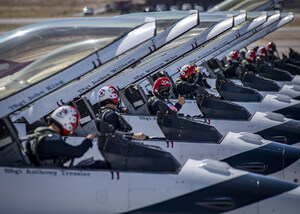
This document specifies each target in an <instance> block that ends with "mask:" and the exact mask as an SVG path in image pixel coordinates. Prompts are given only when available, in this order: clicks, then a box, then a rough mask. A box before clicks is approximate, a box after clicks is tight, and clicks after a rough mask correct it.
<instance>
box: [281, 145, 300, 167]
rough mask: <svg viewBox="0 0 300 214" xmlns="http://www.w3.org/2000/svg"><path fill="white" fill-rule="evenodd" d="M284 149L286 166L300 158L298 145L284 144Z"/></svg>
mask: <svg viewBox="0 0 300 214" xmlns="http://www.w3.org/2000/svg"><path fill="white" fill-rule="evenodd" d="M283 149H284V157H283V158H284V168H286V167H288V166H289V165H291V164H293V163H295V162H296V161H297V160H299V159H300V148H299V147H296V146H290V145H283Z"/></svg>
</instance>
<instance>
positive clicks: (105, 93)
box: [98, 85, 119, 105]
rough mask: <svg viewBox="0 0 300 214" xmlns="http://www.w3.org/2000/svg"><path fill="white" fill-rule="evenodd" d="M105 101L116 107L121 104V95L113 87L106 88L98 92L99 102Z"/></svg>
mask: <svg viewBox="0 0 300 214" xmlns="http://www.w3.org/2000/svg"><path fill="white" fill-rule="evenodd" d="M105 100H111V101H113V102H114V103H115V104H116V105H118V104H119V93H118V91H117V89H115V87H113V86H112V85H109V86H104V87H103V88H101V89H100V90H99V92H98V102H102V101H105Z"/></svg>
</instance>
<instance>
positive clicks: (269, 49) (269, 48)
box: [267, 42, 276, 52]
mask: <svg viewBox="0 0 300 214" xmlns="http://www.w3.org/2000/svg"><path fill="white" fill-rule="evenodd" d="M267 49H268V51H269V52H273V51H275V50H276V45H275V43H274V42H269V44H268V46H267Z"/></svg>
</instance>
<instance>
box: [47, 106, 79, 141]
mask: <svg viewBox="0 0 300 214" xmlns="http://www.w3.org/2000/svg"><path fill="white" fill-rule="evenodd" d="M51 118H52V119H53V120H55V121H56V122H57V123H59V124H60V125H61V126H62V129H63V130H62V134H63V135H68V134H70V133H72V132H73V131H74V130H75V129H76V127H77V126H78V124H79V120H80V114H79V111H78V110H77V109H76V108H75V107H73V106H67V105H66V106H61V107H59V108H58V109H56V110H55V111H54V112H53V113H52V114H51Z"/></svg>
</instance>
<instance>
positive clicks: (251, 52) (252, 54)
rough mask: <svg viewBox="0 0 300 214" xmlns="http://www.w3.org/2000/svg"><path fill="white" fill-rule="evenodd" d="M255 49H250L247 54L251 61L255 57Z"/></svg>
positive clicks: (246, 56)
mask: <svg viewBox="0 0 300 214" xmlns="http://www.w3.org/2000/svg"><path fill="white" fill-rule="evenodd" d="M255 55H256V53H255V50H249V51H247V52H246V54H245V58H246V59H247V60H248V61H249V62H252V60H253V59H254V58H255Z"/></svg>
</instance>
